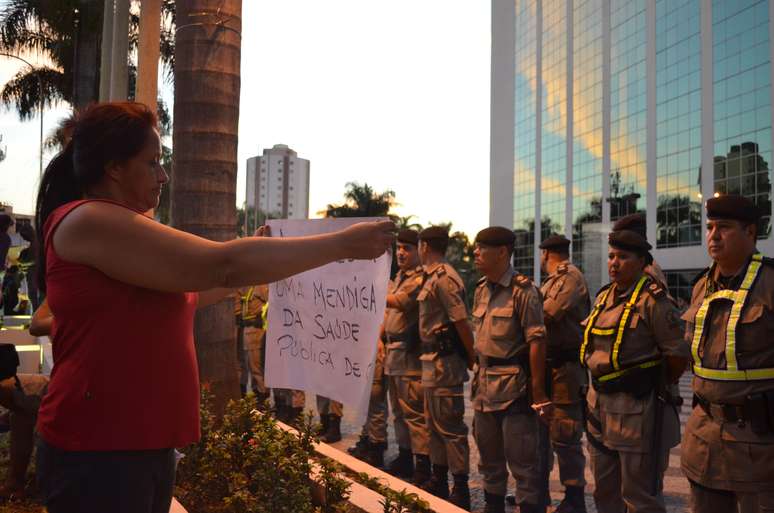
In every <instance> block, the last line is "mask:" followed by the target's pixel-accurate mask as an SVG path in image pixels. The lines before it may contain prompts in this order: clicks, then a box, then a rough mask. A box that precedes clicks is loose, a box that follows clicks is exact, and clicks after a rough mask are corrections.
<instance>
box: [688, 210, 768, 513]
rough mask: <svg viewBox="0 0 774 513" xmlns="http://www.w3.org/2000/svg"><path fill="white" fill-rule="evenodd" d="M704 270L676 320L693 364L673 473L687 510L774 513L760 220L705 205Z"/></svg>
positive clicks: (747, 212) (764, 264) (755, 214)
mask: <svg viewBox="0 0 774 513" xmlns="http://www.w3.org/2000/svg"><path fill="white" fill-rule="evenodd" d="M706 207H707V248H708V251H709V256H710V257H711V258H712V266H711V267H709V268H708V269H705V270H704V271H703V272H702V273H701V274H700V275H699V276H698V277H697V279H696V281H695V284H694V287H693V295H692V298H691V305H690V307H689V308H688V310H687V311H686V313H685V314H684V315H683V319H685V320H686V340H687V341H688V343H689V344H690V346H691V353H692V356H693V374H694V377H693V391H694V394H695V395H694V407H693V412H692V413H691V416H690V418H689V420H688V423H687V425H686V427H685V437H684V439H683V445H682V450H681V457H682V468H683V471H684V472H685V474H686V476H688V479H689V480H690V483H691V507H692V509H693V511H694V512H702V513H715V512H717V513H720V512H735V511H737V506H739V511H741V512H742V513H746V512H756V511H757V512H771V511H774V343H773V342H772V340H773V339H772V333H774V331H772V330H774V294H773V293H772V291H774V262H772V260H771V259H769V258H765V257H763V256H762V255H761V254H760V253H759V252H758V250H757V249H756V238H757V235H758V231H757V227H756V223H757V221H758V217H759V212H758V211H757V209H756V207H755V205H753V203H752V202H751V201H750V200H749V199H747V198H744V197H742V196H734V195H727V196H726V195H724V196H720V197H717V198H711V199H709V200H708V201H707V203H706Z"/></svg>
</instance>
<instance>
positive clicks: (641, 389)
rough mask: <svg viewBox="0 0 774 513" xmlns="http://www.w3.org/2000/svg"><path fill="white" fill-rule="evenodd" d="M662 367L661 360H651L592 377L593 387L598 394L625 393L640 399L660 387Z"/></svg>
mask: <svg viewBox="0 0 774 513" xmlns="http://www.w3.org/2000/svg"><path fill="white" fill-rule="evenodd" d="M660 365H661V360H651V361H647V362H643V363H640V364H638V365H633V366H631V367H627V368H625V369H622V370H619V371H615V372H611V373H609V374H604V375H602V376H598V377H593V376H592V378H591V385H592V386H593V387H594V390H596V391H597V392H601V393H606V394H613V393H617V392H624V393H627V394H629V395H633V396H634V397H637V398H640V397H643V396H645V395H647V394H649V393H650V392H652V391H653V390H654V389H655V388H656V387H657V386H658V383H659V379H660V377H661V369H660Z"/></svg>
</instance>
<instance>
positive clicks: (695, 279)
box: [691, 267, 710, 286]
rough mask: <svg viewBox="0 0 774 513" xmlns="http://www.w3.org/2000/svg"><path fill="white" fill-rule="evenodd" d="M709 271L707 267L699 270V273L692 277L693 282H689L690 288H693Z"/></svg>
mask: <svg viewBox="0 0 774 513" xmlns="http://www.w3.org/2000/svg"><path fill="white" fill-rule="evenodd" d="M709 270H710V268H709V267H705V268H704V269H703V270H701V271H700V272H699V274H697V275H696V276H694V278H693V280H691V286H694V285H696V284H697V283H698V282H699V280H700V279H702V278H703V277H704V276H706V275H707V273H708V272H709Z"/></svg>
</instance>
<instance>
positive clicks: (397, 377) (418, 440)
mask: <svg viewBox="0 0 774 513" xmlns="http://www.w3.org/2000/svg"><path fill="white" fill-rule="evenodd" d="M418 242H419V234H418V233H417V232H416V231H414V230H401V231H400V232H398V243H397V251H396V257H397V261H398V268H399V269H400V270H399V271H398V273H397V274H396V275H395V278H394V279H393V280H392V282H391V283H390V286H389V289H388V292H389V293H388V295H387V310H386V311H385V314H384V326H383V334H382V340H384V343H385V359H384V372H385V374H387V378H388V382H389V385H388V387H387V390H388V393H389V398H390V408H391V409H392V414H393V417H394V422H393V426H394V428H395V438H396V440H397V442H398V457H397V458H396V459H395V460H394V461H392V462H391V463H390V465H389V466H388V471H389V472H390V473H392V474H395V475H397V476H400V477H410V478H412V480H413V482H414V484H415V485H417V486H421V485H424V484H425V483H426V482H427V481H428V480H429V479H430V448H429V444H430V440H429V438H430V435H429V433H428V430H427V423H426V422H425V406H424V392H423V390H422V364H421V362H420V361H419V355H420V344H421V341H420V338H419V303H418V301H417V296H418V295H419V291H420V289H421V288H422V285H423V283H424V280H423V276H424V275H423V272H422V267H421V266H420V265H419V252H418V249H417V245H418ZM414 462H415V464H414ZM412 474H413V475H412Z"/></svg>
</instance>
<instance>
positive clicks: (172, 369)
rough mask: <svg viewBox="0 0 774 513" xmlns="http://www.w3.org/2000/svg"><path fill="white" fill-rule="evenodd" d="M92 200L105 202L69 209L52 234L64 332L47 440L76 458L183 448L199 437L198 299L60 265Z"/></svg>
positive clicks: (52, 270)
mask: <svg viewBox="0 0 774 513" xmlns="http://www.w3.org/2000/svg"><path fill="white" fill-rule="evenodd" d="M88 201H99V200H83V201H73V202H71V203H67V204H65V205H63V206H61V207H59V208H58V209H56V210H54V212H52V213H51V215H50V216H49V218H48V219H47V221H46V225H45V227H44V234H45V251H46V284H47V288H48V296H47V297H48V303H49V306H50V307H51V312H52V313H53V315H54V318H55V319H56V333H55V334H54V336H53V351H54V368H53V370H52V371H51V382H50V383H49V386H48V393H47V394H46V396H45V397H44V398H43V402H42V404H41V406H40V411H39V413H38V426H37V427H38V431H39V433H40V435H41V436H42V437H43V439H44V440H45V441H46V442H48V443H49V444H51V445H53V446H54V447H58V448H60V449H63V450H68V451H107V450H143V449H162V448H171V447H183V446H185V445H188V444H190V443H192V442H195V441H197V440H198V438H199V374H198V368H197V363H196V351H195V349H194V340H193V320H194V313H195V311H196V304H197V302H198V295H197V294H196V293H169V292H159V291H155V290H150V289H145V288H141V287H137V286H134V285H129V284H127V283H124V282H120V281H117V280H114V279H112V278H109V277H108V276H106V275H105V274H103V273H102V272H100V271H98V270H97V269H95V268H93V267H89V266H86V265H82V264H74V263H71V262H67V261H65V260H63V259H61V258H60V257H59V256H58V255H57V253H56V249H55V248H54V246H53V234H54V232H55V231H56V229H57V227H58V226H59V223H60V222H61V221H62V219H63V218H64V217H65V216H67V214H69V213H70V212H72V211H73V210H74V209H76V208H78V207H79V206H81V205H83V204H84V203H87V202H88ZM111 203H112V202H111ZM124 208H126V207H124ZM137 265H153V263H152V262H142V261H139V260H138V261H137Z"/></svg>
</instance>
